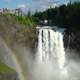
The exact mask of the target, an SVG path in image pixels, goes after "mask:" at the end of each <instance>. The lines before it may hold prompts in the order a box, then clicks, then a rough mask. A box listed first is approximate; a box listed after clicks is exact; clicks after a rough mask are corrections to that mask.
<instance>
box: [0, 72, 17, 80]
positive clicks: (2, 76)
mask: <svg viewBox="0 0 80 80" xmlns="http://www.w3.org/2000/svg"><path fill="white" fill-rule="evenodd" d="M0 80H17V75H16V74H13V73H12V74H11V73H10V74H9V73H0Z"/></svg>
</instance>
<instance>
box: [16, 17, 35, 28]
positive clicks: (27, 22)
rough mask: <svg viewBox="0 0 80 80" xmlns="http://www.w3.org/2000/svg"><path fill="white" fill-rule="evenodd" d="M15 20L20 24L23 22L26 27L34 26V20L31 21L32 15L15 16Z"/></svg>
mask: <svg viewBox="0 0 80 80" xmlns="http://www.w3.org/2000/svg"><path fill="white" fill-rule="evenodd" d="M16 20H17V22H19V23H20V24H23V25H25V26H27V27H34V26H35V22H34V21H33V19H32V17H30V16H16Z"/></svg>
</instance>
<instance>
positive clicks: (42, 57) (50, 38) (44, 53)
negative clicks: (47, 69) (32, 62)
mask: <svg viewBox="0 0 80 80" xmlns="http://www.w3.org/2000/svg"><path fill="white" fill-rule="evenodd" d="M37 59H38V61H40V62H41V63H43V62H49V61H51V60H53V61H56V63H57V64H58V67H59V68H60V69H63V67H64V64H65V51H64V46H63V34H62V32H60V31H55V30H52V29H51V28H40V29H39V37H38V52H37Z"/></svg>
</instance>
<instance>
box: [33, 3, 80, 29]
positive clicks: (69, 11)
mask: <svg viewBox="0 0 80 80" xmlns="http://www.w3.org/2000/svg"><path fill="white" fill-rule="evenodd" d="M34 17H35V18H37V20H38V22H39V20H43V19H48V20H52V22H53V25H59V26H64V27H67V28H74V29H79V28H80V2H75V3H73V4H68V5H67V6H66V5H61V6H59V7H55V8H49V9H47V10H46V11H44V12H36V13H35V14H34Z"/></svg>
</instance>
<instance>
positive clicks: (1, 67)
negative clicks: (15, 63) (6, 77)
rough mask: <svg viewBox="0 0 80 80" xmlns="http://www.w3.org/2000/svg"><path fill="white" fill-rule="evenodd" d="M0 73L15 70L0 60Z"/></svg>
mask: <svg viewBox="0 0 80 80" xmlns="http://www.w3.org/2000/svg"><path fill="white" fill-rule="evenodd" d="M0 73H15V71H14V70H13V69H11V68H9V67H8V66H6V65H5V64H4V63H2V62H0Z"/></svg>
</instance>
